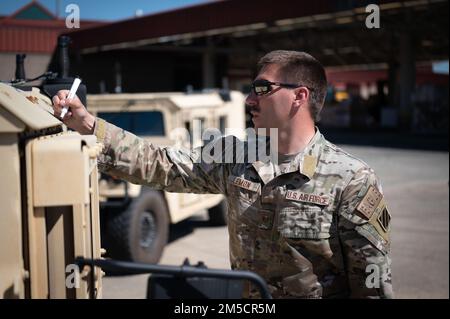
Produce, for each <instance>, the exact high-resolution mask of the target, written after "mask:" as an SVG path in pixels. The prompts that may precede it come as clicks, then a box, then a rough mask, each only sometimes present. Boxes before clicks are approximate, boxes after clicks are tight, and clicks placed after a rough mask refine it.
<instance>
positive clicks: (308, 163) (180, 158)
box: [53, 51, 393, 298]
mask: <svg viewBox="0 0 450 319" xmlns="http://www.w3.org/2000/svg"><path fill="white" fill-rule="evenodd" d="M326 89H327V81H326V75H325V71H324V68H323V67H322V65H321V64H320V63H319V62H318V61H317V60H316V59H315V58H313V57H312V56H310V55H309V54H307V53H304V52H296V51H273V52H270V53H268V54H267V55H265V56H264V57H263V58H262V59H261V60H260V61H259V73H258V75H257V77H256V79H255V81H254V82H253V84H252V92H251V93H250V95H249V96H248V98H247V101H246V103H247V104H248V105H249V107H250V108H251V114H252V121H253V123H254V125H255V129H263V130H265V128H276V129H278V137H277V141H278V145H277V146H278V156H277V158H276V159H277V160H264V161H263V160H259V159H256V160H254V161H244V162H243V163H242V162H240V163H236V161H235V162H233V163H224V162H221V161H213V162H210V161H208V163H207V162H206V161H204V160H202V159H201V158H200V159H199V157H198V156H199V154H201V149H200V150H194V152H188V151H185V150H181V149H175V148H171V147H167V148H158V147H157V146H155V145H152V144H150V143H148V142H146V141H144V140H143V139H141V138H139V137H136V136H135V135H133V134H131V133H129V132H127V131H124V130H122V129H120V128H119V127H116V126H114V125H112V124H110V123H107V122H106V121H104V120H102V119H100V118H95V117H94V116H92V115H91V114H89V113H88V112H87V110H86V109H85V107H84V106H83V105H82V104H81V103H80V101H79V100H78V99H74V100H72V101H71V102H68V104H69V106H70V108H71V110H70V111H69V112H68V114H67V115H66V116H65V118H64V123H65V124H66V125H67V126H68V127H70V128H73V129H75V130H77V131H78V132H80V133H81V134H95V135H96V136H97V138H98V140H99V141H100V142H102V143H103V144H104V149H103V153H102V155H101V156H100V158H99V163H98V164H99V168H100V170H101V171H103V172H105V173H108V174H112V175H115V176H118V177H121V178H123V179H126V180H129V181H131V182H134V183H140V184H144V185H147V186H150V187H153V188H156V189H164V190H166V191H174V192H193V193H222V194H224V195H225V196H226V198H227V202H228V230H229V235H230V260H231V266H232V268H233V269H239V270H250V271H254V272H256V273H258V274H259V275H260V276H262V277H263V278H264V279H265V280H266V281H267V283H268V285H269V289H270V290H271V293H272V295H273V296H274V297H275V298H348V297H351V298H392V297H393V292H392V282H391V271H390V264H391V261H390V258H389V246H390V237H389V233H390V214H389V212H388V210H387V208H386V203H385V200H384V198H383V194H382V190H381V185H380V183H379V180H378V178H377V177H376V175H375V173H374V171H373V170H372V169H371V168H370V167H369V166H368V165H367V164H366V163H364V162H363V161H361V160H359V159H358V158H356V157H354V156H352V155H350V154H348V153H346V152H345V151H343V150H342V149H340V148H339V147H337V146H335V145H333V144H332V143H330V142H328V141H327V140H326V139H325V138H324V136H323V135H322V134H321V133H320V132H319V130H318V128H317V127H316V126H315V123H316V122H317V120H318V116H319V113H320V110H321V108H322V107H323V104H324V100H325V93H326ZM66 96H67V91H60V92H58V94H57V96H55V97H54V98H53V102H54V112H55V115H56V116H59V114H60V112H61V106H62V105H64V103H67V102H66V101H65V100H64V99H65V97H66ZM266 134H267V135H269V134H271V133H270V132H267V133H266ZM272 158H273V157H272ZM243 297H248V298H252V297H258V292H257V291H256V290H255V289H254V287H251V286H250V285H249V286H248V287H247V289H246V290H245V292H244V296H243Z"/></svg>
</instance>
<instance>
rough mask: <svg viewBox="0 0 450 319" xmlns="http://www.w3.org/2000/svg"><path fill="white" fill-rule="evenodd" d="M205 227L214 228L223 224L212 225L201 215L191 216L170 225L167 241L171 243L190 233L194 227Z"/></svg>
mask: <svg viewBox="0 0 450 319" xmlns="http://www.w3.org/2000/svg"><path fill="white" fill-rule="evenodd" d="M206 227H211V228H215V227H223V226H213V225H211V224H210V222H209V220H208V219H205V218H203V217H201V216H193V217H191V218H188V219H186V220H183V221H181V222H179V223H176V224H173V225H170V229H169V240H168V243H172V242H174V241H176V240H178V239H181V238H183V237H185V236H187V235H190V234H192V233H193V232H194V230H195V229H196V228H206Z"/></svg>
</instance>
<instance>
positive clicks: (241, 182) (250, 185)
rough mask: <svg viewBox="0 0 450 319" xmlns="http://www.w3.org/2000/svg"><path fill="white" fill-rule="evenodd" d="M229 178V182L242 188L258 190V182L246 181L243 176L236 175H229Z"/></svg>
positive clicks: (259, 185)
mask: <svg viewBox="0 0 450 319" xmlns="http://www.w3.org/2000/svg"><path fill="white" fill-rule="evenodd" d="M230 180H231V184H233V185H235V186H238V187H241V188H244V189H248V190H250V191H252V192H259V189H260V187H261V184H259V183H254V182H251V181H248V180H246V179H244V178H241V177H237V176H231V177H230Z"/></svg>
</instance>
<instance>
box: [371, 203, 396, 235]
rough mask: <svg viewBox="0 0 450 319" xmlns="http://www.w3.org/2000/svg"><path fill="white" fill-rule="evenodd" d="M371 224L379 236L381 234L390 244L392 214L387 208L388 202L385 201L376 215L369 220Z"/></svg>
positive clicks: (376, 211)
mask: <svg viewBox="0 0 450 319" xmlns="http://www.w3.org/2000/svg"><path fill="white" fill-rule="evenodd" d="M369 224H371V225H372V226H373V227H374V228H375V229H376V231H377V232H378V234H380V236H381V237H383V239H384V240H385V241H386V242H387V243H389V241H390V238H389V231H390V228H391V214H389V211H388V209H387V207H386V202H385V201H384V199H382V200H381V201H380V203H379V204H378V205H377V207H376V208H375V214H373V215H372V217H371V218H370V219H369Z"/></svg>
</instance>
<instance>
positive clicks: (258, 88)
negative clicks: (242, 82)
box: [252, 80, 312, 95]
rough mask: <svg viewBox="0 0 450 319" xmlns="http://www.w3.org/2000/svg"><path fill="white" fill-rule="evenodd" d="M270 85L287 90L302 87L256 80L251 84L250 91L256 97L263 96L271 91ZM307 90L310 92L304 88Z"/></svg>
mask: <svg viewBox="0 0 450 319" xmlns="http://www.w3.org/2000/svg"><path fill="white" fill-rule="evenodd" d="M272 85H275V86H280V87H284V88H289V89H296V88H298V87H301V86H304V85H301V84H289V83H281V82H271V81H268V80H256V81H253V83H252V90H253V92H254V93H255V94H256V95H264V94H267V93H269V92H270V91H272ZM305 87H306V88H307V89H308V90H310V91H312V89H311V88H309V87H307V86H305Z"/></svg>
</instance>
